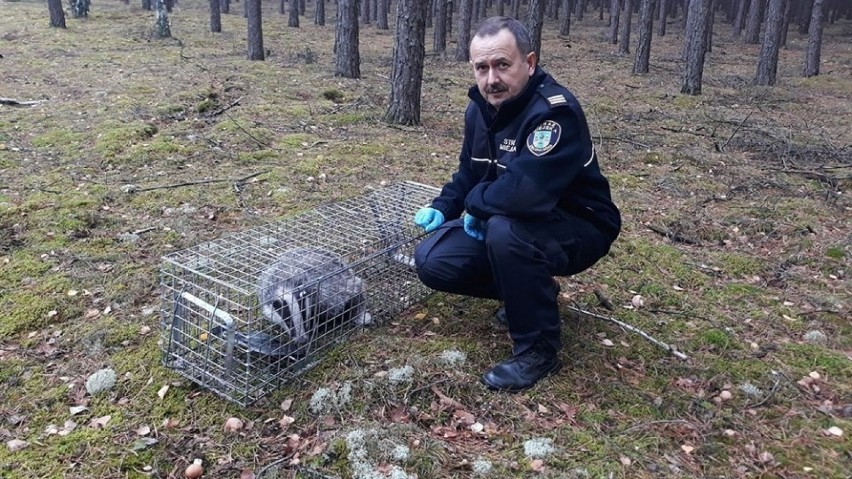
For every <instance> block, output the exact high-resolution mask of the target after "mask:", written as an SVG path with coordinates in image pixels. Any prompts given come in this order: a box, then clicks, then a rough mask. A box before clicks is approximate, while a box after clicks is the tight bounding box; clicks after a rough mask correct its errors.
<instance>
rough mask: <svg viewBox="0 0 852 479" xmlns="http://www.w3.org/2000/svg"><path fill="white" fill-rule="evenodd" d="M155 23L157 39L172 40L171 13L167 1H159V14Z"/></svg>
mask: <svg viewBox="0 0 852 479" xmlns="http://www.w3.org/2000/svg"><path fill="white" fill-rule="evenodd" d="M155 19H156V20H155V21H154V34H155V35H156V36H157V38H170V37H171V36H172V30H171V28H170V27H169V13H168V9H167V8H166V0H157V14H156V16H155Z"/></svg>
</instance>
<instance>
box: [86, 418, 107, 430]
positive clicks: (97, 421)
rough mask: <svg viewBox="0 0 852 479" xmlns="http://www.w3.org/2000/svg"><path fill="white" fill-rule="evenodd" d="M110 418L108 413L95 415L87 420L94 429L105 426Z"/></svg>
mask: <svg viewBox="0 0 852 479" xmlns="http://www.w3.org/2000/svg"><path fill="white" fill-rule="evenodd" d="M110 419H112V416H110V415H106V416H101V417H96V418H94V419H92V420H91V421H90V422H89V426H90V427H93V428H95V429H98V428H102V427H106V425H107V423H108V422H109V420H110Z"/></svg>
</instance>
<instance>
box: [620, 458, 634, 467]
mask: <svg viewBox="0 0 852 479" xmlns="http://www.w3.org/2000/svg"><path fill="white" fill-rule="evenodd" d="M618 460H619V461H621V463H622V464H624V465H625V466H629V465H630V464H632V463H633V461H631V460H630V458H629V457H627V456H621V457H619V458H618Z"/></svg>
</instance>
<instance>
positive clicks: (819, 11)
mask: <svg viewBox="0 0 852 479" xmlns="http://www.w3.org/2000/svg"><path fill="white" fill-rule="evenodd" d="M824 14H825V12H824V11H823V0H814V5H813V8H812V10H811V22H810V29H809V30H808V50H807V53H806V54H805V76H806V77H812V76H817V75H819V57H820V50H822V21H823V16H824Z"/></svg>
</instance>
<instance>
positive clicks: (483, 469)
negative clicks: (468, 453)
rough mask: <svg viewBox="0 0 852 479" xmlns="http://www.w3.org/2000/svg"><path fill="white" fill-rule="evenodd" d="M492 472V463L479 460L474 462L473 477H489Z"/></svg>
mask: <svg viewBox="0 0 852 479" xmlns="http://www.w3.org/2000/svg"><path fill="white" fill-rule="evenodd" d="M490 472H491V461H489V460H488V459H483V458H481V457H480V458H478V459H477V460H475V461H473V475H475V476H483V477H484V476H487V475H488V474H489V473H490Z"/></svg>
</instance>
